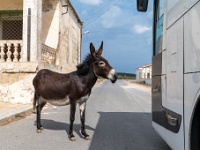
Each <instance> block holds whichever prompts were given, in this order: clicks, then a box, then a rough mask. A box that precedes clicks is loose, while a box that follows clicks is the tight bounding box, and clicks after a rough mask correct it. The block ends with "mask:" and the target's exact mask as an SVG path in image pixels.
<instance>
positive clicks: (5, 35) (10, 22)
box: [0, 12, 23, 40]
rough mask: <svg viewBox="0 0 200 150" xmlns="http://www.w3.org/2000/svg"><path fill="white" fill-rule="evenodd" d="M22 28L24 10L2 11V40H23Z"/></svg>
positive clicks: (0, 15) (0, 29)
mask: <svg viewBox="0 0 200 150" xmlns="http://www.w3.org/2000/svg"><path fill="white" fill-rule="evenodd" d="M22 29H23V15H22V12H21V13H19V12H18V13H9V12H6V13H5V12H0V40H21V39H22Z"/></svg>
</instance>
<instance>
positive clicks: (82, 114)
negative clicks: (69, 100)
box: [79, 102, 90, 140]
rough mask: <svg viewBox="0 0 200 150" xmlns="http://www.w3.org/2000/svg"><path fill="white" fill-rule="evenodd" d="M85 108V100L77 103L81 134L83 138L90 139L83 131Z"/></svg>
mask: <svg viewBox="0 0 200 150" xmlns="http://www.w3.org/2000/svg"><path fill="white" fill-rule="evenodd" d="M85 108H86V102H83V103H79V109H80V119H81V134H82V135H83V136H84V138H85V140H90V136H89V135H88V134H87V133H86V131H85Z"/></svg>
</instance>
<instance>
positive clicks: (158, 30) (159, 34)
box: [154, 0, 164, 55]
mask: <svg viewBox="0 0 200 150" xmlns="http://www.w3.org/2000/svg"><path fill="white" fill-rule="evenodd" d="M156 9H157V11H156V14H154V15H155V24H154V32H155V34H154V35H155V37H154V45H155V47H154V55H157V54H159V53H160V52H161V51H162V40H163V19H164V0H158V1H157V6H156Z"/></svg>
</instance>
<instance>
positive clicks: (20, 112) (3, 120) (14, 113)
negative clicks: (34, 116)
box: [0, 106, 33, 125]
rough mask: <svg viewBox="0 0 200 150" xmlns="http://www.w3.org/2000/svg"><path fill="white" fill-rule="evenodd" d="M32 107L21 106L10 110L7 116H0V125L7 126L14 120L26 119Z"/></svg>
mask: <svg viewBox="0 0 200 150" xmlns="http://www.w3.org/2000/svg"><path fill="white" fill-rule="evenodd" d="M32 109H33V108H32V106H22V107H19V108H16V109H13V110H11V111H10V112H8V114H4V115H2V116H0V125H2V124H7V123H9V122H11V121H13V120H15V119H20V118H21V119H22V118H24V117H26V115H27V114H30V112H31V113H32Z"/></svg>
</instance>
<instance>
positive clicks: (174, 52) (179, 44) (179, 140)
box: [165, 14, 184, 149]
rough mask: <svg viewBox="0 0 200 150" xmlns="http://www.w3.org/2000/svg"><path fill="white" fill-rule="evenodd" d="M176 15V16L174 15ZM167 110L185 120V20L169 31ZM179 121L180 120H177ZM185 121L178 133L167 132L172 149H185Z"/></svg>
mask: <svg viewBox="0 0 200 150" xmlns="http://www.w3.org/2000/svg"><path fill="white" fill-rule="evenodd" d="M174 15H175V14H174ZM166 36H167V46H166V52H167V74H166V78H167V95H166V96H167V97H166V99H165V100H166V102H165V103H167V107H166V108H167V109H169V110H171V111H173V112H175V113H177V114H179V115H180V116H182V118H183V18H180V19H179V20H177V21H176V23H175V24H173V25H172V26H170V28H168V29H167V35H166ZM177 119H178V118H177ZM183 121H184V120H183V119H182V120H181V128H180V130H179V132H178V133H176V134H174V133H171V132H170V131H169V132H167V143H169V145H170V146H171V147H172V149H184V130H183Z"/></svg>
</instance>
